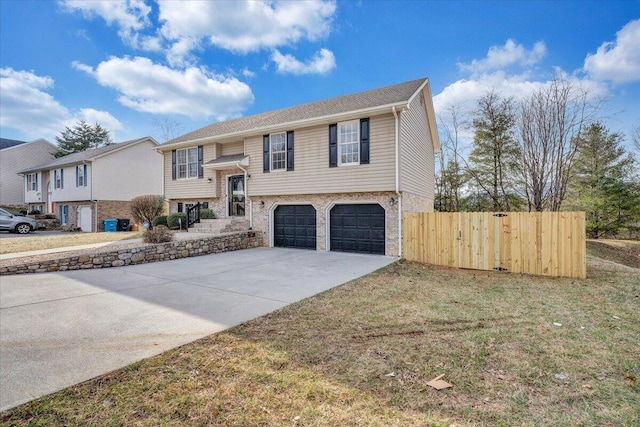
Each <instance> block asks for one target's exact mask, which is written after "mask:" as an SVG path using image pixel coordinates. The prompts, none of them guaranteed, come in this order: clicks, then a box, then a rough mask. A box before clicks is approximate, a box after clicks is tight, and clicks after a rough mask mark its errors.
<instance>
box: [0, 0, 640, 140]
mask: <svg viewBox="0 0 640 427" xmlns="http://www.w3.org/2000/svg"><path fill="white" fill-rule="evenodd" d="M0 31H1V33H0V69H1V79H2V80H1V82H0V136H2V137H3V138H11V139H21V140H32V139H36V138H40V137H43V138H46V139H48V140H50V141H54V137H55V136H56V135H58V134H59V133H60V132H61V131H62V130H64V127H65V126H72V125H73V124H75V123H76V122H77V121H78V120H79V119H85V120H87V121H88V122H91V123H94V122H99V123H100V124H102V125H103V126H105V127H106V128H108V129H110V130H111V131H112V133H113V138H114V139H115V140H116V141H124V140H128V139H133V138H138V137H141V136H145V135H151V136H154V137H155V138H156V139H158V140H159V141H160V142H162V141H163V137H164V136H165V132H163V131H162V130H161V126H159V125H158V124H159V123H160V124H164V125H165V126H166V125H167V124H168V125H169V127H170V128H171V130H172V132H173V133H176V132H179V133H185V132H188V131H191V130H193V129H197V128H199V127H202V126H205V125H207V124H210V123H212V122H215V121H218V120H225V119H229V118H233V117H238V116H245V115H250V114H255V113H260V112H264V111H269V110H274V109H278V108H284V107H288V106H291V105H296V104H301V103H306V102H311V101H316V100H320V99H324V98H329V97H332V96H338V95H343V94H348V93H353V92H357V91H362V90H367V89H373V88H376V87H381V86H385V85H389V84H394V83H400V82H404V81H407V80H412V79H416V78H420V77H429V79H430V82H431V87H432V92H433V95H434V104H435V106H436V112H437V113H439V114H442V113H443V112H445V110H446V108H447V106H449V105H456V106H457V107H458V108H459V109H461V110H462V111H463V112H464V111H472V110H473V108H474V106H475V102H476V100H477V98H478V97H480V96H482V95H483V94H484V93H486V92H487V90H489V89H494V90H497V91H499V92H500V93H502V94H503V95H504V96H520V95H523V94H527V93H530V91H532V90H534V89H535V88H539V87H542V86H544V84H545V83H546V82H548V81H549V80H551V79H552V78H554V76H558V75H562V76H564V78H567V79H570V80H571V81H572V83H575V84H576V85H582V86H584V87H585V88H588V89H589V91H590V92H591V93H592V94H593V95H595V96H599V97H602V98H603V99H605V100H606V104H605V108H604V109H603V110H602V114H603V117H604V118H605V119H606V123H607V125H608V126H609V127H610V129H611V130H612V131H622V132H624V133H625V134H627V135H630V134H631V132H632V130H633V128H635V127H638V126H640V1H635V0H633V1H632V0H627V1H615V0H614V1H541V2H536V1H527V2H517V1H496V2H487V1H466V2H456V1H305V2H294V1H285V2H278V1H271V2H267V3H263V2H246V1H241V0H235V1H184V2H180V1H162V0H158V1H155V0H128V1H122V2H120V1H111V0H108V1H96V0H94V1H76V0H64V1H46V0H37V1H31V0H2V1H0ZM175 136H177V135H175Z"/></svg>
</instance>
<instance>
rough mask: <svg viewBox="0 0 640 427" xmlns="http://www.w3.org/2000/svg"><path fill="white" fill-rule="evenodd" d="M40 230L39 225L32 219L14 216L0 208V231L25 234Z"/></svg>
mask: <svg viewBox="0 0 640 427" xmlns="http://www.w3.org/2000/svg"><path fill="white" fill-rule="evenodd" d="M39 228H40V224H39V223H38V221H36V220H35V219H33V218H27V217H26V216H20V215H14V214H12V213H11V212H7V211H5V210H4V209H2V208H0V230H5V231H10V232H12V233H13V232H15V233H20V234H27V233H31V232H32V231H34V230H37V229H39Z"/></svg>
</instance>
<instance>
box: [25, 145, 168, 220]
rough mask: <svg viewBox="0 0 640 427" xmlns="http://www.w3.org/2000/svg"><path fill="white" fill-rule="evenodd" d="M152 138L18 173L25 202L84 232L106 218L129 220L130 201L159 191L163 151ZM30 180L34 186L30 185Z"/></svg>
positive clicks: (71, 155)
mask: <svg viewBox="0 0 640 427" xmlns="http://www.w3.org/2000/svg"><path fill="white" fill-rule="evenodd" d="M157 146H158V143H157V142H156V141H155V140H154V139H153V138H151V137H145V138H140V139H135V140H131V141H127V142H121V143H117V144H110V145H107V146H104V147H100V148H95V149H92V150H86V151H83V152H80V153H74V154H69V155H67V156H64V157H60V158H58V159H55V160H54V161H51V162H49V163H47V164H45V165H40V166H38V167H36V168H31V169H26V170H23V171H22V172H21V174H22V175H23V177H24V186H25V189H26V191H25V202H26V203H27V204H29V205H33V204H37V203H42V201H44V203H45V204H46V213H52V214H55V215H57V216H58V218H59V219H60V223H61V225H63V226H67V227H69V228H79V229H81V230H82V231H86V232H90V231H101V230H103V222H104V220H105V219H111V218H127V219H130V218H131V213H130V208H129V206H130V201H131V199H133V198H134V197H137V196H141V195H145V194H162V155H160V154H159V153H158V152H157V151H156V150H155V148H156V147H157ZM34 182H35V183H36V184H34Z"/></svg>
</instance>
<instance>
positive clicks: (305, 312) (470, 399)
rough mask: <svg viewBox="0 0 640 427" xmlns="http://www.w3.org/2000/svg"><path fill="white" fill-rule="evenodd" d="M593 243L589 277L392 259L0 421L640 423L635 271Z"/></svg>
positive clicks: (639, 282)
mask: <svg viewBox="0 0 640 427" xmlns="http://www.w3.org/2000/svg"><path fill="white" fill-rule="evenodd" d="M596 246H598V248H596V249H598V250H599V251H600V252H599V253H604V252H606V254H607V257H608V258H609V260H603V259H602V258H599V257H597V256H596V254H595V253H594V251H593V250H592V249H593V248H590V255H589V270H588V274H589V277H588V278H587V279H585V280H576V279H558V278H542V277H532V276H524V275H510V274H504V273H494V272H482V271H469V270H451V269H446V268H438V267H432V266H425V265H420V264H416V263H408V262H397V263H395V264H392V265H390V266H389V267H387V268H384V269H382V270H380V271H378V272H376V273H373V274H371V275H368V276H366V277H363V278H361V279H358V280H355V281H353V282H350V283H348V284H346V285H344V286H341V287H339V288H336V289H334V290H331V291H328V292H325V293H323V294H321V295H318V296H316V297H314V298H310V299H307V300H305V301H302V302H300V303H296V304H293V305H291V306H289V307H287V308H284V309H282V310H279V311H277V312H275V313H272V314H270V315H267V316H264V317H261V318H259V319H256V320H253V321H250V322H247V323H245V324H243V325H241V326H238V327H236V328H233V329H230V330H228V331H226V332H224V333H220V334H216V335H212V336H210V337H207V338H204V339H202V340H200V341H197V342H195V343H192V344H188V345H185V346H183V347H180V348H178V349H175V350H172V351H168V352H166V353H164V354H162V355H159V356H157V357H153V358H150V359H147V360H144V361H142V362H139V363H136V364H134V365H131V366H129V367H126V368H124V369H121V370H118V371H115V372H112V373H110V374H106V375H104V376H102V377H99V378H96V379H94V380H91V381H88V382H86V383H84V384H80V385H77V386H75V387H71V388H69V389H66V390H63V391H61V392H59V393H55V394H53V395H50V396H47V397H45V398H42V399H39V400H36V401H34V402H31V403H29V404H25V405H22V406H20V407H18V408H15V409H13V410H10V411H7V412H5V413H3V414H1V415H0V421H1V422H2V424H3V425H43V426H44V425H47V426H63V425H64V426H72V425H153V426H156V425H172V426H173V425H184V426H193V425H218V426H427V425H434V426H449V425H452V424H455V425H456V426H462V425H486V426H496V425H502V426H516V425H531V426H538V425H553V426H579V425H583V426H592V425H593V426H596V425H597V426H637V425H640V383H639V382H638V377H640V353H639V347H638V342H639V341H638V340H639V338H640V269H637V268H633V267H630V266H628V265H629V264H631V265H633V262H634V261H635V260H634V258H633V250H632V257H631V258H628V256H627V254H624V255H623V256H621V257H620V258H617V257H616V256H615V251H613V252H611V251H609V249H607V250H606V251H604V250H602V249H603V248H601V247H599V245H596ZM636 256H637V255H636ZM615 261H617V262H623V263H626V264H627V265H623V264H619V263H617V262H615ZM440 374H444V377H443V380H445V381H447V382H449V383H451V384H452V385H453V387H452V388H450V389H446V390H441V391H437V390H435V389H433V388H431V387H430V386H428V385H427V382H429V381H430V380H431V379H433V378H434V377H436V376H438V375H440Z"/></svg>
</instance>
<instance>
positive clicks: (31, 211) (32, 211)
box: [29, 209, 42, 215]
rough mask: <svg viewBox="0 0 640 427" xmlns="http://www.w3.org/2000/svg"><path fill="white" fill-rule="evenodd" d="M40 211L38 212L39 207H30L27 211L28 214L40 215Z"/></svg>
mask: <svg viewBox="0 0 640 427" xmlns="http://www.w3.org/2000/svg"><path fill="white" fill-rule="evenodd" d="M41 213H42V212H40V210H39V209H31V210H30V211H29V215H40V214H41Z"/></svg>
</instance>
